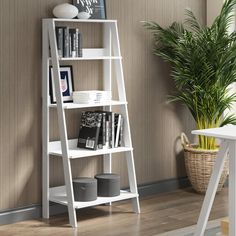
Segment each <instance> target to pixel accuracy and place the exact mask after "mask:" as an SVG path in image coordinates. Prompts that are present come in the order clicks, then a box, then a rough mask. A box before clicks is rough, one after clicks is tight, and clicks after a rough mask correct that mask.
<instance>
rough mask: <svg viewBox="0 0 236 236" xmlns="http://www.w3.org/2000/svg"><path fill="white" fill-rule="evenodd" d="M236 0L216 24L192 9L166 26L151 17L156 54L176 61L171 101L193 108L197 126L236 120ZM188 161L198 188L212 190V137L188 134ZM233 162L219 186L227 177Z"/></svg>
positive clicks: (172, 62) (228, 0)
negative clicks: (235, 88) (234, 89)
mask: <svg viewBox="0 0 236 236" xmlns="http://www.w3.org/2000/svg"><path fill="white" fill-rule="evenodd" d="M235 5H236V0H226V1H225V3H224V5H223V7H222V10H221V12H220V14H219V16H218V17H217V18H216V19H215V21H214V22H213V24H212V25H211V26H210V27H207V26H202V25H201V24H200V23H199V22H198V20H197V19H196V17H195V16H194V14H193V13H192V12H191V11H190V10H186V15H187V19H186V20H185V22H184V23H183V24H181V23H176V22H175V23H173V24H172V25H171V26H170V27H168V28H163V27H161V26H160V25H159V24H157V23H155V22H145V23H144V26H145V27H146V28H147V29H149V30H151V32H152V33H153V37H154V54H155V55H158V56H160V57H161V58H163V59H164V60H165V61H167V62H168V63H169V64H170V66H171V77H172V78H173V80H174V83H175V87H176V90H177V92H176V93H175V94H173V95H171V96H170V98H169V99H170V101H179V102H181V103H182V104H184V105H185V106H187V108H188V109H189V111H190V112H191V114H192V116H193V118H194V120H195V121H196V126H197V129H207V128H214V127H221V126H224V125H227V124H236V117H235V115H232V114H229V113H228V114H226V113H227V111H229V110H230V108H231V107H232V104H233V102H235V101H236V95H235V93H233V94H232V93H231V94H230V92H229V90H230V89H229V86H230V85H231V84H232V83H233V82H236V32H232V33H229V28H230V25H231V24H232V22H233V19H234V16H233V14H232V11H233V10H234V7H235ZM181 136H182V143H183V146H184V152H185V164H186V170H187V174H188V177H189V179H190V181H191V183H192V185H193V188H194V189H195V190H196V191H197V192H200V193H204V192H205V191H206V188H207V185H208V182H209V177H210V175H211V172H212V166H213V165H214V162H215V158H216V154H217V152H218V147H217V143H216V140H215V139H214V138H211V137H203V136H199V137H198V144H197V145H195V144H190V143H189V142H188V139H187V137H186V136H185V135H184V134H182V135H181ZM227 164H228V163H225V169H224V171H223V174H222V176H221V180H220V184H219V187H218V191H220V190H221V188H222V186H223V184H224V182H225V180H226V177H227V173H228V171H227V168H228V167H227Z"/></svg>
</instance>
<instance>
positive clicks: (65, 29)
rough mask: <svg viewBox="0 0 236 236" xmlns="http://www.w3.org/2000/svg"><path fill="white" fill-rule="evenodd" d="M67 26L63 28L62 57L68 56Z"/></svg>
mask: <svg viewBox="0 0 236 236" xmlns="http://www.w3.org/2000/svg"><path fill="white" fill-rule="evenodd" d="M69 41H70V40H69V27H65V28H64V50H63V57H69Z"/></svg>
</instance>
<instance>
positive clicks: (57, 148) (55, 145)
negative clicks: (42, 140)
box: [49, 139, 133, 159]
mask: <svg viewBox="0 0 236 236" xmlns="http://www.w3.org/2000/svg"><path fill="white" fill-rule="evenodd" d="M77 143H78V139H71V140H68V148H69V150H68V151H69V154H68V156H69V158H70V159H75V158H84V157H91V156H98V155H105V154H112V153H119V152H128V151H132V150H133V148H131V147H117V148H106V149H98V150H89V149H83V148H78V147H77ZM49 154H50V155H55V156H62V150H61V141H54V142H49Z"/></svg>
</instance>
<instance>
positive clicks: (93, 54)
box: [42, 19, 140, 228]
mask: <svg viewBox="0 0 236 236" xmlns="http://www.w3.org/2000/svg"><path fill="white" fill-rule="evenodd" d="M60 22H62V23H64V24H63V25H66V24H67V23H68V27H69V26H70V24H69V23H79V25H80V24H82V23H90V24H94V23H102V24H103V26H102V27H103V48H84V49H82V55H83V56H82V57H76V58H60V57H59V55H58V50H57V48H58V47H57V39H56V32H55V29H56V26H58V25H59V23H60ZM68 27H67V30H69V28H68ZM57 29H58V28H57ZM60 42H61V41H60ZM60 48H62V47H60ZM80 52H81V51H80ZM60 53H61V51H60ZM42 54H43V58H42V59H43V61H42V62H43V63H42V64H43V67H42V74H43V79H42V83H43V86H42V88H43V89H42V98H43V109H42V111H43V112H42V118H43V128H42V142H43V150H42V153H43V158H42V159H43V173H42V176H43V181H42V185H43V186H42V189H43V194H42V201H43V204H42V205H43V209H42V215H43V218H49V216H50V214H49V201H53V202H56V203H59V204H62V205H66V206H68V213H69V221H70V225H71V226H72V227H73V228H76V227H77V218H76V211H75V210H76V209H80V208H84V207H90V206H96V205H99V204H104V203H112V202H116V201H121V200H127V199H131V201H132V207H133V211H134V212H136V213H139V212H140V206H139V197H138V190H137V182H136V174H135V167H134V157H133V148H132V141H131V133H130V125H129V117H128V107H127V99H126V93H125V84H124V74H123V67H122V57H121V52H120V44H119V37H118V27H117V21H116V20H77V19H43V47H42ZM64 55H69V54H64ZM76 55H79V54H78V53H77V54H76ZM82 60H102V63H103V90H104V91H111V92H112V88H113V86H112V75H113V67H114V74H115V78H116V83H117V86H116V88H117V90H118V91H117V94H118V100H117V101H114V100H112V101H109V102H103V103H93V104H76V103H63V98H62V88H61V82H60V80H61V78H60V63H61V62H63V61H68V62H69V61H82ZM50 65H52V68H53V74H54V85H55V93H56V101H57V104H51V103H50V99H49V66H50ZM113 106H119V108H120V113H121V114H122V124H123V126H122V132H123V133H122V137H123V139H122V140H123V144H124V146H123V147H117V148H106V149H98V150H89V149H81V148H78V147H77V142H78V139H69V138H68V134H67V126H66V115H65V110H71V109H80V108H91V107H103V109H104V110H105V111H108V112H110V113H109V114H111V112H112V109H113ZM50 108H52V109H56V110H57V114H58V127H59V134H60V140H59V141H50V139H49V133H50V119H49V111H50ZM114 116H115V115H111V117H114ZM119 117H121V116H119ZM111 120H112V119H111ZM108 122H109V121H108ZM117 126H118V124H117ZM113 128H115V125H114V126H113ZM117 134H118V132H117ZM117 137H118V136H117ZM112 140H113V146H114V137H113V136H112ZM116 140H118V139H116ZM116 144H117V143H116ZM121 152H124V153H125V156H126V161H127V171H128V177H129V186H130V190H129V191H121V193H120V195H119V196H117V197H98V198H97V200H96V201H89V202H77V201H75V200H74V193H73V185H72V169H71V160H72V159H76V158H78V159H79V158H86V157H91V156H97V155H103V172H105V173H112V157H113V156H112V154H114V153H121ZM53 156H59V157H61V159H62V162H63V173H64V179H65V186H59V187H54V188H50V185H49V176H50V166H49V165H50V157H53ZM121 178H122V177H121Z"/></svg>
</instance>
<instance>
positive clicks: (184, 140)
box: [180, 133, 190, 147]
mask: <svg viewBox="0 0 236 236" xmlns="http://www.w3.org/2000/svg"><path fill="white" fill-rule="evenodd" d="M180 137H181V144H182V146H183V147H187V146H189V145H190V142H189V140H188V137H187V136H186V134H185V133H181V135H180Z"/></svg>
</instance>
